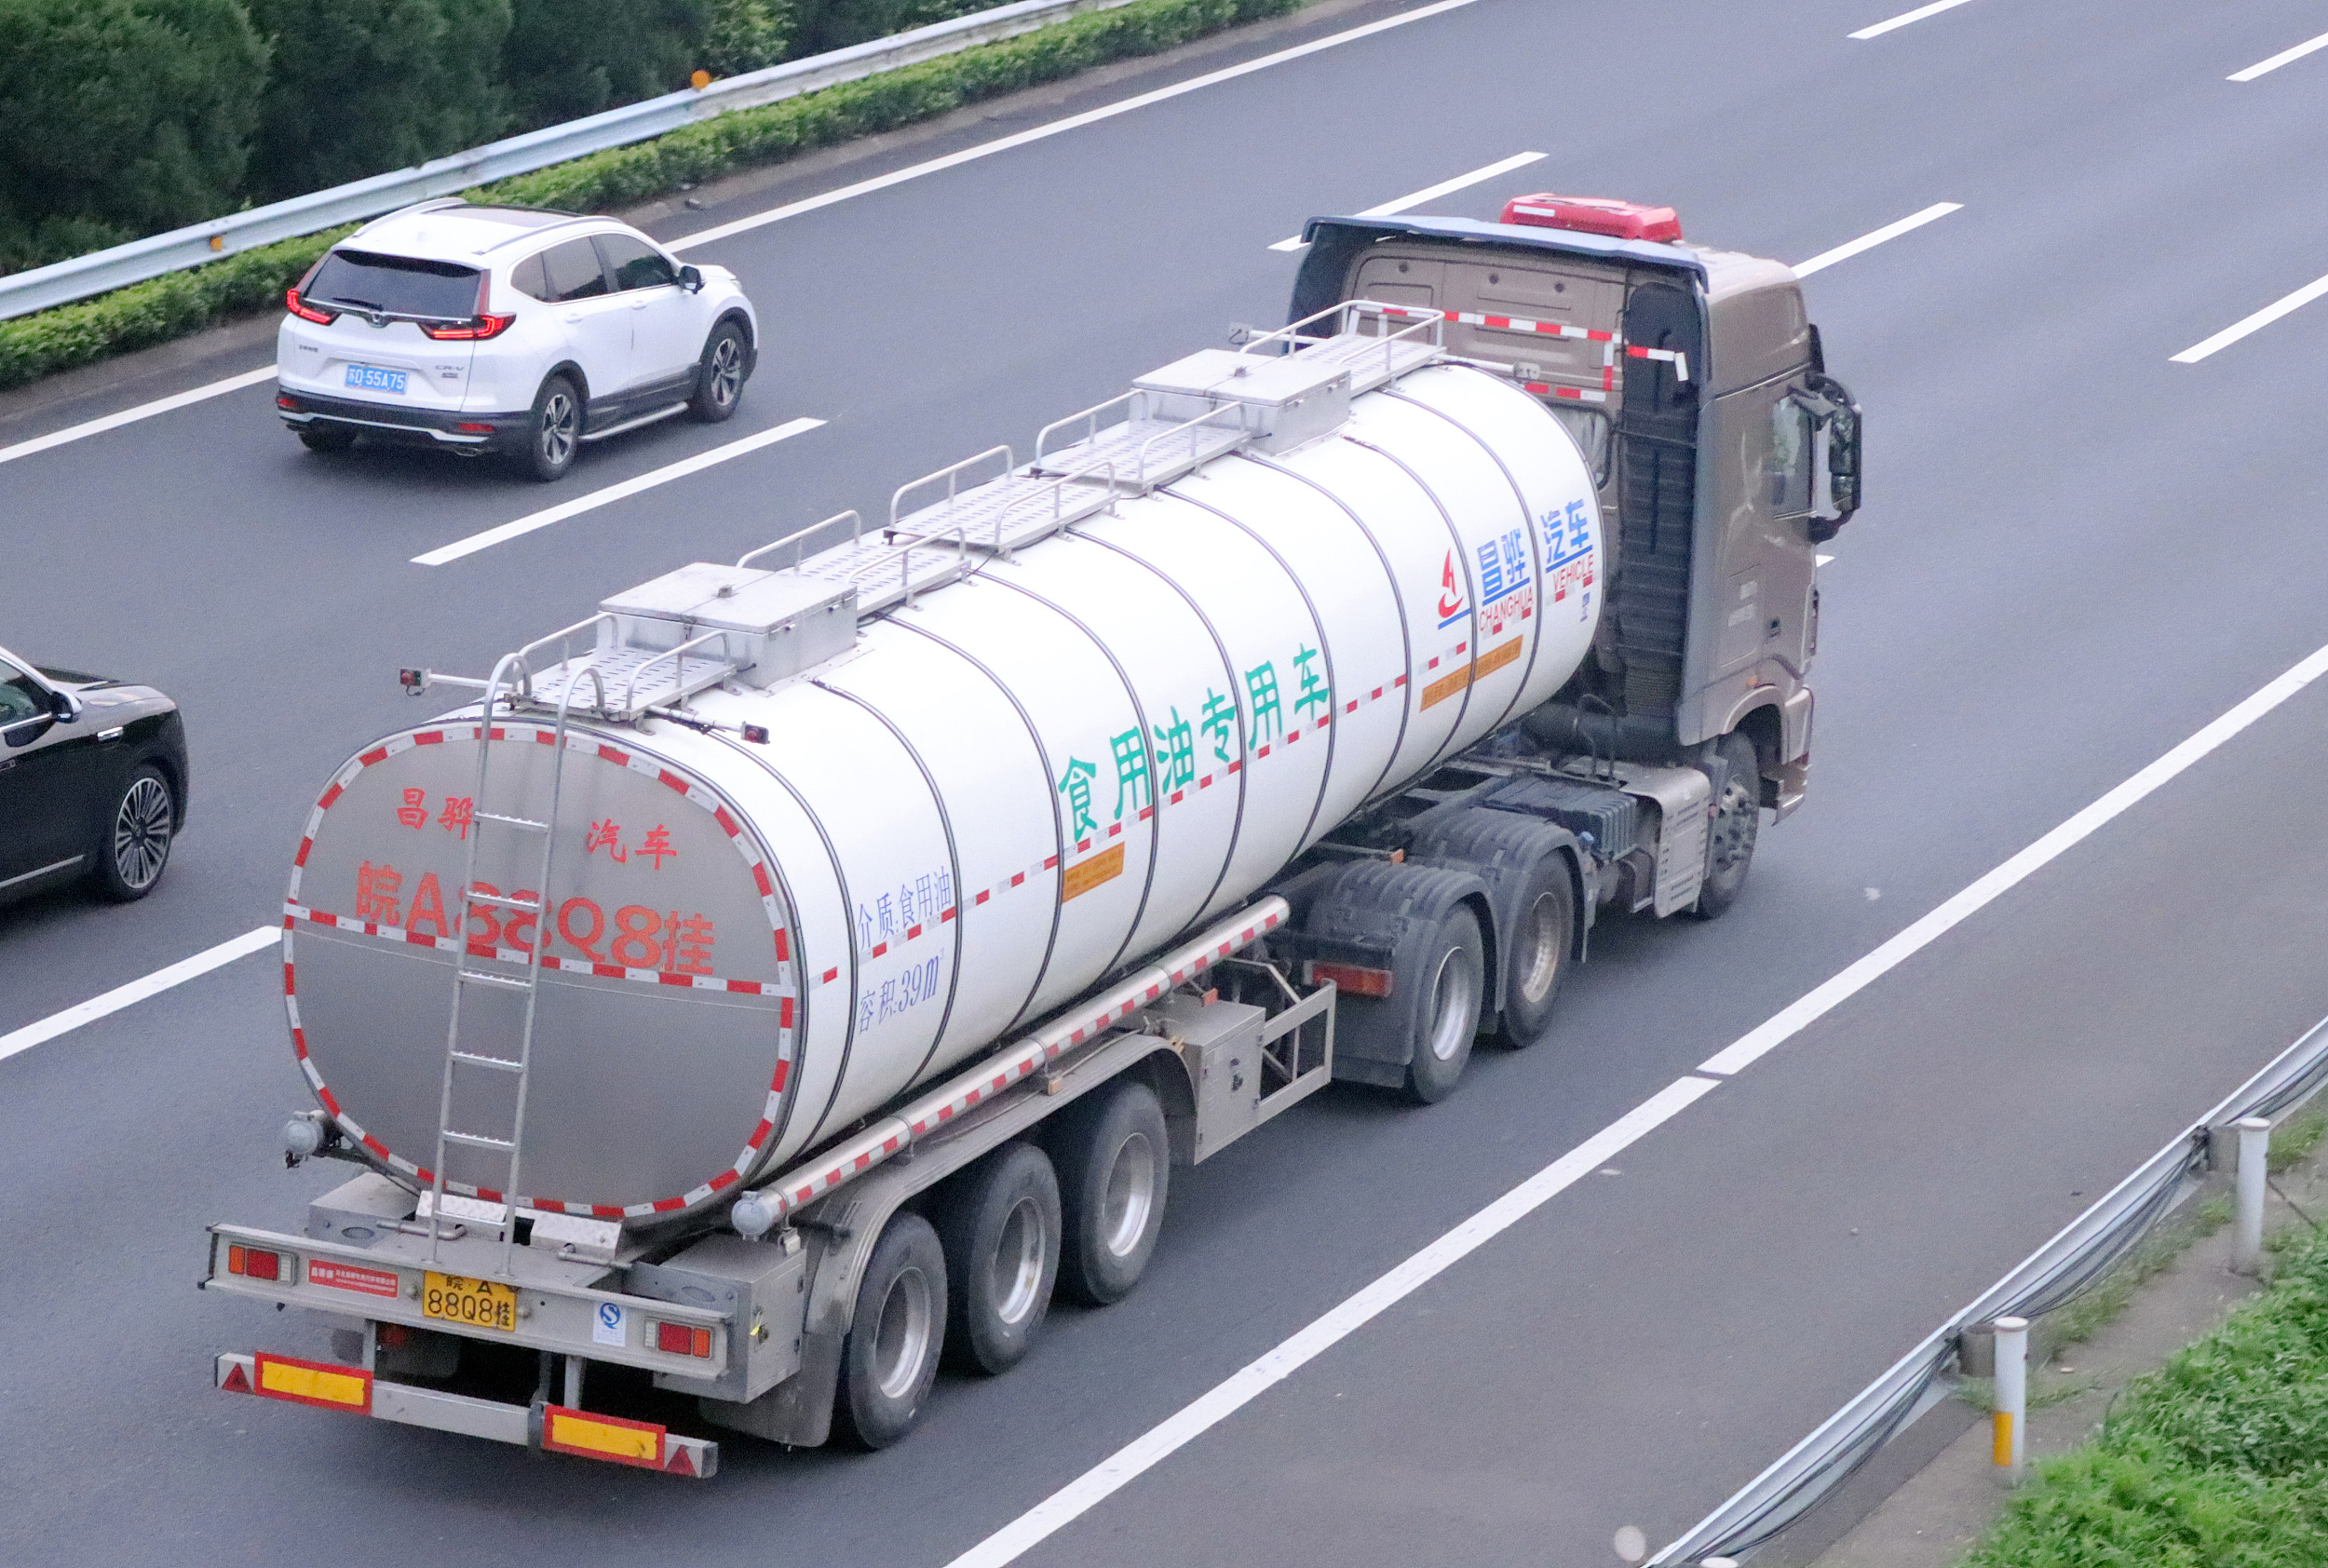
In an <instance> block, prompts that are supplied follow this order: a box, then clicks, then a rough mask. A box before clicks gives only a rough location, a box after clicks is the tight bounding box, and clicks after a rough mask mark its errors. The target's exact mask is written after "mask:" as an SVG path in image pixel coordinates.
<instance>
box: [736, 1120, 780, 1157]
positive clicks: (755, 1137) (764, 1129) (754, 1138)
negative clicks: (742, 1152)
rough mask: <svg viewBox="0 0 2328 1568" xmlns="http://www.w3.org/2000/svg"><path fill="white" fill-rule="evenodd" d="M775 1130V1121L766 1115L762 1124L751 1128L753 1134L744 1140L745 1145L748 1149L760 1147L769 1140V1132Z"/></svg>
mask: <svg viewBox="0 0 2328 1568" xmlns="http://www.w3.org/2000/svg"><path fill="white" fill-rule="evenodd" d="M775 1130H776V1124H775V1123H774V1122H772V1121H770V1120H768V1119H767V1118H766V1117H765V1116H763V1117H761V1118H760V1125H759V1126H758V1127H755V1128H753V1129H751V1137H750V1138H747V1139H746V1140H744V1147H745V1148H747V1149H756V1148H758V1147H759V1146H760V1145H761V1144H763V1143H765V1142H767V1140H768V1134H769V1133H771V1132H774V1131H775Z"/></svg>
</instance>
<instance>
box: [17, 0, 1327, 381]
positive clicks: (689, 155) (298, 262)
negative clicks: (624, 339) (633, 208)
mask: <svg viewBox="0 0 2328 1568" xmlns="http://www.w3.org/2000/svg"><path fill="white" fill-rule="evenodd" d="M1306 3H1307V0H1133V3H1132V4H1130V5H1128V6H1122V7H1117V8H1116V9H1114V10H1107V11H1093V12H1087V13H1085V14H1084V15H1082V16H1078V17H1071V18H1069V19H1068V20H1065V21H1062V22H1055V23H1053V24H1052V25H1050V26H1049V27H1043V28H1037V29H1036V30H1035V31H1034V32H1032V33H1022V34H1020V35H1019V36H1017V37H1015V38H1007V39H1004V40H1002V41H1001V42H999V43H994V44H982V45H980V46H979V47H976V48H971V49H965V50H963V51H962V52H961V53H959V54H952V55H946V56H943V57H942V58H941V59H938V60H931V61H923V62H922V63H921V64H919V65H908V66H904V67H901V68H900V69H898V70H895V71H886V72H883V73H881V74H879V75H874V76H867V77H863V78H861V79H859V80H858V81H854V82H845V83H843V84H841V85H840V86H838V87H832V88H823V89H822V90H820V91H818V92H810V93H803V94H801V95H800V96H799V97H797V98H788V99H786V100H784V101H782V102H779V103H770V104H767V105H765V106H764V107H761V108H756V109H738V110H734V111H732V112H730V113H728V114H724V115H719V116H718V117H716V118H714V119H709V120H705V121H702V122H701V123H699V124H697V125H692V126H688V127H686V128H684V129H681V130H675V131H672V132H671V133H670V134H669V135H668V136H660V137H656V138H655V139H653V140H652V141H647V142H638V143H635V144H634V145H631V146H629V147H616V148H613V149H611V150H609V151H607V152H603V153H592V154H590V155H589V156H587V157H580V158H575V159H574V160H573V161H572V162H570V163H562V164H556V165H553V166H552V167H550V168H548V169H536V170H535V171H534V172H533V173H531V174H521V175H517V176H515V177H514V178H511V179H508V180H503V181H499V182H495V183H494V184H492V185H488V186H484V187H481V188H480V189H478V190H474V191H471V192H469V193H468V195H469V196H470V199H472V200H482V201H501V202H514V203H518V204H521V205H525V206H533V207H561V208H565V209H568V210H574V211H582V212H588V211H598V210H604V209H606V208H609V207H616V206H621V205H624V204H627V203H632V202H639V201H644V200H646V199H648V198H650V197H653V196H661V195H664V194H665V193H667V192H670V191H675V190H679V189H682V188H684V187H686V186H690V185H695V184H698V183H700V182H704V181H706V180H711V179H716V178H718V177H719V176H721V175H724V174H732V173H735V172H736V171H738V170H739V169H753V168H758V167H761V166H763V165H766V164H774V163H781V162H783V161H784V160H786V159H787V158H792V157H797V156H799V155H801V154H803V153H806V152H811V151H814V150H815V149H817V148H819V147H830V146H832V145H834V144H836V143H838V142H847V141H852V140H854V139H856V138H858V137H860V136H873V135H876V134H878V133H880V132H882V131H886V130H895V129H897V128H899V127H900V126H906V125H911V124H914V122H916V121H919V120H927V119H933V118H935V117H937V116H938V115H944V114H949V113H951V112H953V111H954V110H955V109H958V108H961V107H962V106H963V105H964V104H967V103H975V102H978V101H981V100H983V99H988V98H995V97H999V96H1000V95H1002V94H1004V93H1008V92H1016V91H1018V90H1019V89H1021V88H1029V87H1035V86H1039V85H1041V84H1042V83H1045V82H1054V81H1058V80H1061V79H1062V78H1064V77H1067V76H1072V75H1074V74H1076V73H1078V72H1082V71H1088V70H1090V69H1091V68H1092V67H1094V66H1098V65H1104V64H1107V63H1109V62H1110V61H1117V60H1129V59H1133V58H1136V57H1138V56H1141V55H1149V54H1158V53H1161V52H1162V51H1164V50H1166V49H1170V48H1174V47H1178V46H1179V45H1182V44H1185V43H1188V42H1191V41H1193V40H1195V39H1198V38H1201V37H1204V36H1205V35H1207V34H1212V33H1218V32H1221V31H1223V30H1225V29H1227V28H1231V27H1236V26H1238V25H1239V24H1241V23H1244V22H1249V21H1256V20H1261V19H1262V18H1265V17H1273V16H1281V15H1284V14H1285V13H1287V12H1290V11H1294V10H1298V9H1300V8H1301V7H1302V6H1303V5H1305V4H1306ZM348 232H349V228H348V227H342V228H337V229H332V230H329V231H327V232H325V233H322V234H316V235H308V236H304V237H300V238H297V239H287V240H283V241H280V242H278V243H277V244H274V245H267V246H262V247H260V248H258V249H256V250H246V251H243V252H242V253H240V254H238V255H234V256H229V257H226V258H224V259H223V260H220V261H216V262H211V263H209V264H206V265H203V266H198V267H193V268H190V269H188V270H187V271H184V272H175V273H170V274H169V275H168V276H166V277H156V278H152V279H149V280H148V281H146V282H143V283H133V284H131V285H129V287H128V288H126V289H116V290H115V291H113V292H112V293H109V294H101V295H98V296H97V297H96V298H94V299H88V300H82V301H78V302H76V303H75V304H66V305H59V306H57V307H56V308H55V309H53V310H44V311H38V312H35V313H34V314H33V315H30V316H20V317H18V318H15V319H13V320H8V321H0V388H6V387H10V386H20V385H24V384H25V383H27V382H30V381H34V380H37V379H38V378H40V377H41V376H44V375H49V374H53V373H54V372H58V371H62V370H69V369H71V368H73V367H74V366H76V365H87V364H92V363H94V362H96V361H97V360H100V359H104V358H110V357H112V356H113V355H115V354H124V353H128V352H129V351H130V350H132V349H138V348H148V347H151V346H153V345H156V344H159V343H167V342H169V341H170V340H171V339H173V338H179V337H183V336H185V335H186V334H188V333H190V332H195V331H200V330H201V329H203V328H205V327H208V326H210V325H212V324H213V323H215V322H218V321H221V320H223V319H225V318H229V317H233V316H237V315H248V314H250V313H253V312H256V311H261V310H265V309H269V308H272V307H274V306H276V305H277V304H280V303H281V300H282V296H283V291H284V290H286V289H288V288H290V287H291V285H292V284H293V283H295V282H297V281H298V280H299V276H300V274H302V273H303V272H305V270H306V269H307V267H308V266H309V265H310V264H312V263H313V262H314V261H315V259H316V258H317V257H318V256H320V255H321V254H323V252H324V251H325V250H329V249H330V248H331V247H332V244H334V243H335V242H336V241H338V240H339V239H340V238H342V237H345V235H346V234H347V233H348Z"/></svg>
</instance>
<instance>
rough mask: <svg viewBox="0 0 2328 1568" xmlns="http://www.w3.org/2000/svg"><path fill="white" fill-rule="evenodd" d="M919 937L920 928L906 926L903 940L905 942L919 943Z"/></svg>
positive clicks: (920, 933)
mask: <svg viewBox="0 0 2328 1568" xmlns="http://www.w3.org/2000/svg"><path fill="white" fill-rule="evenodd" d="M921 935H922V928H921V927H920V926H908V927H907V928H906V932H905V939H906V940H907V941H909V942H912V941H919V940H920V939H921Z"/></svg>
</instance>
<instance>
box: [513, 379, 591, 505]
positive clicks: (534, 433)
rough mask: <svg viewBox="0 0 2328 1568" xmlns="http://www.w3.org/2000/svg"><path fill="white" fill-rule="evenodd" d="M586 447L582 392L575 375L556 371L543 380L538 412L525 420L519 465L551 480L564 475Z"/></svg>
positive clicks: (545, 479)
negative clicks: (559, 373)
mask: <svg viewBox="0 0 2328 1568" xmlns="http://www.w3.org/2000/svg"><path fill="white" fill-rule="evenodd" d="M581 450H582V393H581V389H580V388H578V387H576V386H575V385H574V382H573V380H572V378H570V377H567V376H562V375H553V376H551V377H550V378H549V379H548V381H545V382H543V383H542V389H541V391H540V392H539V393H537V394H535V399H534V416H533V417H532V418H531V419H529V420H527V421H526V422H525V448H524V450H523V451H522V452H521V453H519V454H518V466H520V467H521V468H522V469H524V470H525V471H526V472H527V473H529V474H531V475H533V476H534V478H535V479H537V480H542V481H543V482H544V483H548V481H550V480H558V479H563V478H564V477H565V472H566V470H567V469H568V468H571V467H573V466H574V456H575V453H577V452H579V451H581Z"/></svg>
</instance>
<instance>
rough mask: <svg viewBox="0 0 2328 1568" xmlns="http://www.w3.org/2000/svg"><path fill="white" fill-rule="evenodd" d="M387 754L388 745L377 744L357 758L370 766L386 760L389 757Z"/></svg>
mask: <svg viewBox="0 0 2328 1568" xmlns="http://www.w3.org/2000/svg"><path fill="white" fill-rule="evenodd" d="M387 755H388V749H387V748H386V747H385V746H375V747H373V748H372V750H369V751H367V752H365V753H364V754H363V755H362V756H360V757H359V758H357V759H356V760H357V761H358V762H359V763H361V764H364V766H366V767H370V766H371V765H372V764H374V763H377V762H385V761H386V759H387Z"/></svg>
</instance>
